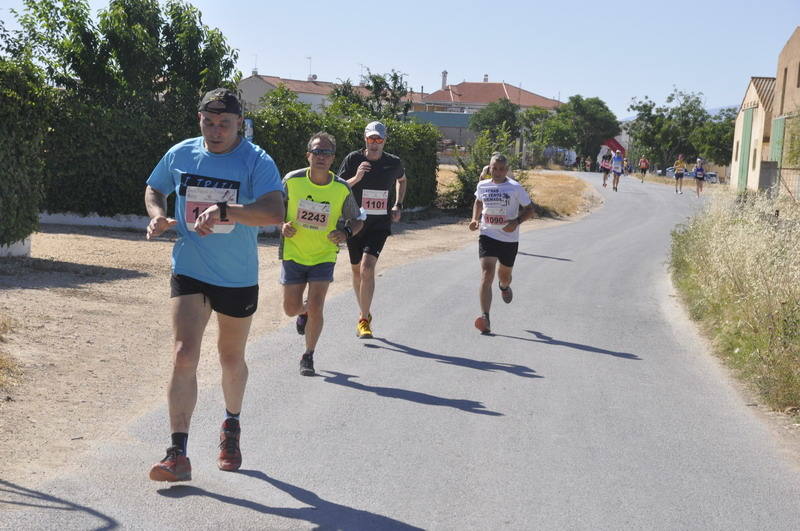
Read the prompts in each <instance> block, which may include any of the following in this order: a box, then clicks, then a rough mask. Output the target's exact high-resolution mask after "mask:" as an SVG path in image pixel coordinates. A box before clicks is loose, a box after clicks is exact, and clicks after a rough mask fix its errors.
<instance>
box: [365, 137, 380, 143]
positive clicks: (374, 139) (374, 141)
mask: <svg viewBox="0 0 800 531" xmlns="http://www.w3.org/2000/svg"><path fill="white" fill-rule="evenodd" d="M367 142H369V143H370V144H383V139H382V138H381V137H378V138H372V137H371V136H368V137H367Z"/></svg>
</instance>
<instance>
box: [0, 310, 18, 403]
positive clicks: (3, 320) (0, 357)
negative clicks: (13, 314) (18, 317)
mask: <svg viewBox="0 0 800 531" xmlns="http://www.w3.org/2000/svg"><path fill="white" fill-rule="evenodd" d="M11 328H12V321H11V318H10V317H8V316H7V315H5V314H2V313H0V389H5V388H7V387H8V386H9V385H10V384H11V383H12V381H13V379H14V377H15V376H16V375H17V374H18V370H17V366H16V364H15V363H14V362H13V360H12V359H11V357H10V356H9V355H8V353H6V351H5V349H4V348H3V344H4V343H5V342H6V334H7V333H9V332H10V331H11Z"/></svg>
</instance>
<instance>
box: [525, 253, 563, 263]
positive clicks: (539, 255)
mask: <svg viewBox="0 0 800 531" xmlns="http://www.w3.org/2000/svg"><path fill="white" fill-rule="evenodd" d="M517 254H521V255H525V256H533V257H535V258H548V259H550V260H558V261H559V262H572V258H559V257H557V256H547V255H545V254H533V253H523V252H522V251H517Z"/></svg>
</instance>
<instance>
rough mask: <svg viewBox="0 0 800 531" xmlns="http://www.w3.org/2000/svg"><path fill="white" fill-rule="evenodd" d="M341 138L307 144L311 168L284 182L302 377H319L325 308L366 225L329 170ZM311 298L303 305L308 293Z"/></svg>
mask: <svg viewBox="0 0 800 531" xmlns="http://www.w3.org/2000/svg"><path fill="white" fill-rule="evenodd" d="M335 155H336V139H335V138H334V137H333V136H332V135H330V134H328V133H324V132H320V133H317V134H315V135H314V136H312V137H311V139H310V140H309V141H308V146H307V152H306V158H308V163H309V167H308V168H303V169H300V170H295V171H293V172H290V173H289V174H287V175H286V177H284V178H283V186H284V193H285V195H286V197H285V199H286V221H285V222H284V223H283V225H282V226H281V245H280V251H279V256H280V259H281V284H283V309H284V311H285V312H286V315H288V316H290V317H291V316H295V315H296V316H297V322H296V327H297V333H299V334H301V335H303V334H304V335H305V337H306V350H305V352H304V353H303V355H302V356H301V358H300V374H302V375H303V376H314V374H315V372H314V349H315V348H316V346H317V341H318V340H319V336H320V334H321V333H322V323H323V318H322V309H323V306H324V305H325V296H326V295H327V293H328V286H329V285H330V283H331V282H333V268H334V266H336V255H337V254H338V253H339V244H341V243H345V242H346V241H347V238H348V237H350V236H353V235H354V234H357V233H358V231H359V230H361V227H362V225H363V222H362V221H359V220H358V219H357V218H358V216H359V214H360V209H359V208H358V204H356V201H355V199H354V198H353V194H352V192H351V191H350V187H349V186H347V183H346V182H345V181H343V180H342V179H339V178H338V177H336V176H335V175H334V174H333V172H331V171H330V167H331V164H333V158H334V156H335ZM306 286H308V295H307V299H306V301H305V302H303V293H304V292H305V291H306Z"/></svg>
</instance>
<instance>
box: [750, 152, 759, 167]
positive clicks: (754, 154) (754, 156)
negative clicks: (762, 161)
mask: <svg viewBox="0 0 800 531" xmlns="http://www.w3.org/2000/svg"><path fill="white" fill-rule="evenodd" d="M757 153H758V150H756V149H754V150H753V164H751V168H752V169H754V170H755V169H756V154H757Z"/></svg>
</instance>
